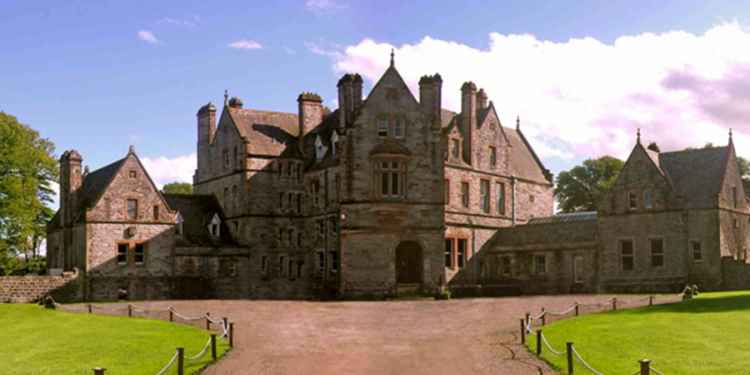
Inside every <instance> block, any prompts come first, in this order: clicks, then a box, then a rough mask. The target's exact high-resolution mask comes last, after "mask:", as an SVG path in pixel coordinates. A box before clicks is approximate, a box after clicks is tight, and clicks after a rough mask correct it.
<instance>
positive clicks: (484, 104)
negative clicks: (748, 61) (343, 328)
mask: <svg viewBox="0 0 750 375" xmlns="http://www.w3.org/2000/svg"><path fill="white" fill-rule="evenodd" d="M362 85H363V82H362V78H361V77H360V75H359V74H345V75H344V76H343V77H342V78H341V79H340V80H339V81H338V85H337V87H338V104H339V108H338V109H336V110H334V111H330V110H329V109H328V108H326V107H324V106H323V103H322V100H321V98H320V97H319V96H318V95H316V94H314V93H302V94H300V95H299V96H298V97H297V103H298V112H297V113H283V112H272V111H264V110H257V109H249V108H246V107H245V105H244V104H243V101H242V100H241V99H239V98H237V97H233V98H231V99H229V98H228V97H227V96H226V95H225V100H224V105H223V106H222V108H221V110H220V111H219V110H217V108H216V107H215V106H214V105H213V104H211V103H208V104H206V105H204V106H202V107H201V108H200V109H199V110H198V112H197V155H198V165H197V169H196V171H195V175H194V181H193V187H194V193H195V194H193V195H174V194H163V193H161V192H160V191H159V190H158V189H157V187H156V186H155V185H154V183H153V181H152V180H151V178H150V177H149V175H148V171H146V170H145V169H144V167H143V165H142V164H141V162H140V160H139V158H138V156H137V155H136V153H135V151H134V149H133V148H132V147H131V149H130V150H129V152H128V153H127V155H125V156H124V157H123V158H122V159H120V160H117V161H115V162H114V163H112V164H109V165H107V166H105V167H102V168H100V169H98V170H95V171H93V172H88V170H87V169H86V170H82V156H81V155H80V154H79V153H78V152H77V151H75V150H70V151H66V152H65V153H64V154H63V155H62V157H61V159H60V171H61V174H60V176H61V184H60V187H61V196H60V210H59V211H58V212H57V214H56V215H55V216H54V218H53V219H52V221H51V222H50V223H49V225H48V262H49V268H50V269H52V270H53V271H55V272H57V271H58V270H60V269H62V270H71V269H74V268H76V269H78V270H79V271H81V272H80V274H81V275H82V276H81V277H82V278H83V280H84V282H83V283H82V285H83V289H84V290H83V291H82V295H83V298H84V299H87V300H105V299H114V298H117V296H118V293H122V291H123V290H124V291H127V294H128V296H129V297H130V298H134V299H156V298H208V297H212V298H334V297H342V298H363V297H371V296H381V297H383V296H395V295H399V294H402V293H421V294H433V293H436V292H438V291H440V290H442V289H443V288H450V289H452V290H454V291H455V293H457V294H466V295H498V294H508V293H536V292H575V291H580V292H595V291H605V290H631V289H639V290H642V289H658V290H661V289H670V290H671V289H674V288H679V287H680V286H681V285H684V284H685V283H687V282H691V283H699V284H701V285H705V288H722V287H731V285H734V284H731V282H734V281H730V280H728V277H729V276H728V275H729V274H730V273H731V272H729V271H727V270H728V269H730V268H731V269H732V270H741V269H744V268H743V264H744V259H745V249H746V239H745V233H746V230H747V224H748V217H749V213H750V211H749V210H748V205H747V202H746V200H745V193H744V191H743V189H742V184H741V181H740V178H739V175H738V172H737V163H736V158H735V153H734V147H733V145H732V143H731V142H730V143H729V145H728V146H727V147H718V148H712V149H706V150H694V151H682V152H674V153H656V152H653V151H651V150H647V149H645V148H644V147H642V146H641V145H640V140H638V142H637V143H636V146H635V148H634V149H633V152H632V154H631V156H630V158H629V159H628V162H627V163H626V166H625V169H624V170H623V172H622V173H621V174H620V177H619V179H618V181H617V184H616V187H615V189H613V191H612V192H611V193H610V197H609V198H608V199H607V200H606V202H605V203H604V204H603V206H602V207H601V209H600V210H599V212H598V213H579V214H570V215H556V216H555V215H553V204H554V197H553V183H552V176H551V174H550V173H549V171H548V170H547V169H545V167H544V165H543V164H542V162H541V160H540V159H539V158H538V157H537V155H536V154H535V153H534V150H533V149H532V147H531V145H530V144H529V142H528V140H527V139H526V138H525V137H524V135H523V133H522V131H521V129H520V126H519V124H518V121H517V123H516V126H515V127H514V128H513V127H506V126H504V125H503V124H502V123H501V122H500V119H499V117H498V114H497V112H496V109H495V106H494V105H493V103H492V102H491V101H489V100H488V96H487V94H486V93H485V91H484V90H483V89H477V86H476V85H475V84H474V83H472V82H466V83H464V84H463V85H462V86H461V88H460V90H461V111H460V112H459V113H454V112H451V111H448V110H445V109H443V108H442V106H441V104H442V101H441V96H442V79H441V77H440V75H439V74H435V75H431V76H423V77H422V78H421V79H420V81H419V97H418V98H417V97H415V96H414V94H413V93H412V92H411V91H410V90H409V88H408V87H407V85H406V83H405V82H404V80H403V79H402V77H401V76H400V74H399V73H398V71H397V69H396V67H395V64H394V61H393V56H391V63H390V66H389V67H388V68H387V70H386V71H385V72H384V73H383V75H382V77H381V78H380V79H379V81H378V82H377V83H376V84H375V85H374V86H373V88H372V90H371V91H370V92H369V94H368V95H367V96H366V97H363V91H362ZM730 260H731V262H730ZM730 263H731V264H730ZM735 263H736V264H735ZM740 263H741V264H740ZM734 274H737V276H736V277H735V279H741V278H742V277H743V276H742V274H741V272H740V271H737V272H735V273H732V275H734Z"/></svg>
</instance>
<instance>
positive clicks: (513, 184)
mask: <svg viewBox="0 0 750 375" xmlns="http://www.w3.org/2000/svg"><path fill="white" fill-rule="evenodd" d="M510 186H511V190H510V201H511V206H510V215H511V224H512V225H513V226H516V178H515V177H511V179H510Z"/></svg>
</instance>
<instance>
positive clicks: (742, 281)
mask: <svg viewBox="0 0 750 375" xmlns="http://www.w3.org/2000/svg"><path fill="white" fill-rule="evenodd" d="M721 271H722V286H721V289H723V290H740V289H750V264H747V263H745V262H743V261H737V260H734V259H732V258H729V257H725V258H722V259H721Z"/></svg>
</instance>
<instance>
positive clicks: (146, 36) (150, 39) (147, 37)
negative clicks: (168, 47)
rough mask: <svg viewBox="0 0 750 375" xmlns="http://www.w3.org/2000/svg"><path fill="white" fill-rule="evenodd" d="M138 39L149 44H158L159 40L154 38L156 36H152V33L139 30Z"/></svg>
mask: <svg viewBox="0 0 750 375" xmlns="http://www.w3.org/2000/svg"><path fill="white" fill-rule="evenodd" d="M138 39H140V40H142V41H144V42H146V43H150V44H158V43H159V39H157V38H156V35H154V33H153V32H151V31H148V30H141V31H139V32H138Z"/></svg>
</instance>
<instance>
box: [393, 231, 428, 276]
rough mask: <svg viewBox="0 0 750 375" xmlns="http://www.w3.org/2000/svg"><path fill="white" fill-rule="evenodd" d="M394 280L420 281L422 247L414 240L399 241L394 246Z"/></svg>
mask: <svg viewBox="0 0 750 375" xmlns="http://www.w3.org/2000/svg"><path fill="white" fill-rule="evenodd" d="M396 282H397V283H399V284H417V283H421V282H422V248H421V247H420V246H419V244H418V243H416V242H414V241H405V242H401V243H400V244H399V245H398V246H397V247H396Z"/></svg>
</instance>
